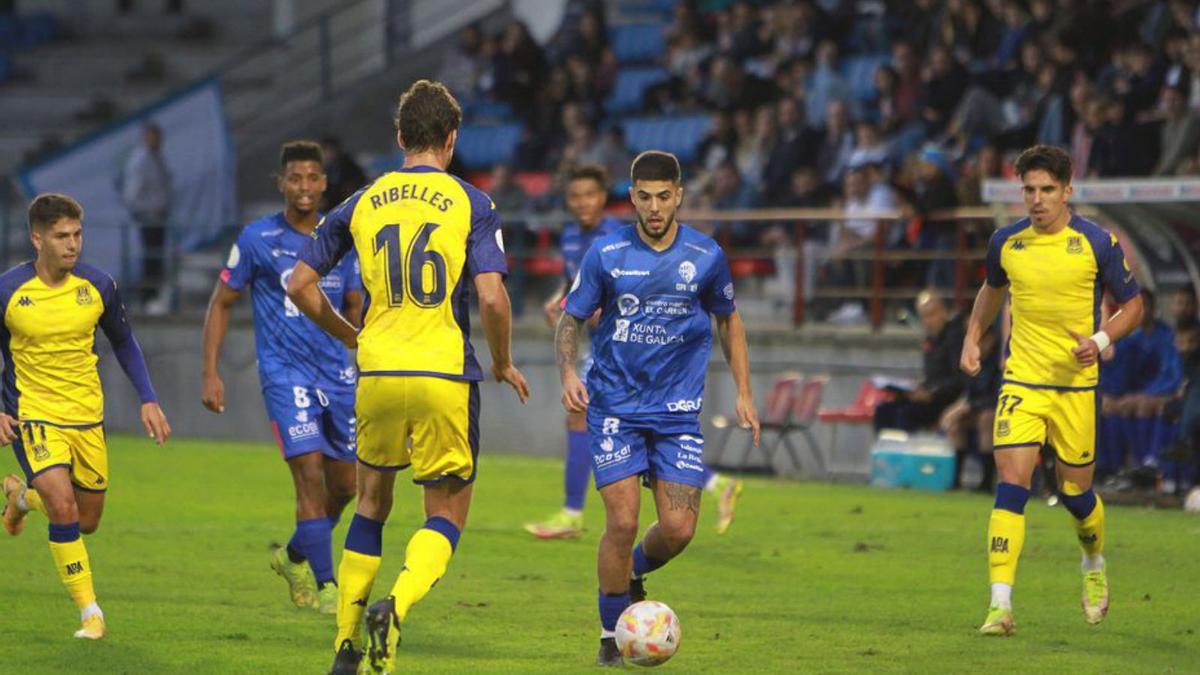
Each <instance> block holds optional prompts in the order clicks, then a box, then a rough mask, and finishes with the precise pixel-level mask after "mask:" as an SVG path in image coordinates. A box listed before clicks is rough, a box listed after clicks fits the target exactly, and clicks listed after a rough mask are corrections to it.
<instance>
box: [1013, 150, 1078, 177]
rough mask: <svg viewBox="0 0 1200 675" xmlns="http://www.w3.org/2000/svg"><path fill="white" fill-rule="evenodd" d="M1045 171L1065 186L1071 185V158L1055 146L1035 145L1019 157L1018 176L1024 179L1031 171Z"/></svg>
mask: <svg viewBox="0 0 1200 675" xmlns="http://www.w3.org/2000/svg"><path fill="white" fill-rule="evenodd" d="M1039 169H1040V170H1042V171H1045V172H1046V173H1048V174H1050V175H1051V176H1052V177H1053V178H1054V180H1056V181H1058V182H1060V183H1062V184H1063V185H1070V183H1071V156H1070V155H1069V154H1067V151H1066V150H1063V149H1062V148H1059V147H1057V146H1053V145H1035V146H1033V147H1031V148H1027V149H1026V150H1025V151H1024V152H1022V153H1021V156H1020V157H1017V175H1018V176H1020V177H1022V178H1024V177H1025V174H1026V173H1028V172H1030V171H1037V170H1039Z"/></svg>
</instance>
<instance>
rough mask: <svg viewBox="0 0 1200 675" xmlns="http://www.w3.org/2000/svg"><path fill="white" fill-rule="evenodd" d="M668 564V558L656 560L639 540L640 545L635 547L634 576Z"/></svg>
mask: <svg viewBox="0 0 1200 675" xmlns="http://www.w3.org/2000/svg"><path fill="white" fill-rule="evenodd" d="M666 564H667V561H666V560H656V559H654V558H651V557H650V556H648V555H646V550H645V549H644V548H642V542H640V541H639V542H638V545H637V546H634V547H633V576H635V577H640V576H645V575H647V574H649V573H651V572H653V571H654V570H656V569H658V568H660V567H662V566H663V565H666Z"/></svg>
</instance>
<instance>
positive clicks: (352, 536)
mask: <svg viewBox="0 0 1200 675" xmlns="http://www.w3.org/2000/svg"><path fill="white" fill-rule="evenodd" d="M382 554H383V523H381V522H379V521H377V520H371V519H370V518H367V517H366V516H363V515H359V514H357V513H356V514H354V519H353V520H351V521H350V529H349V531H347V532H346V549H345V551H343V552H342V562H341V564H340V565H339V566H338V607H337V637H336V638H335V639H334V641H333V649H334V651H337V650H338V648H339V647H341V645H342V641H344V640H350V641H352V642H353V643H354V644H355V645H356V646H361V644H360V636H359V625H360V624H361V623H362V616H363V612H365V611H366V610H367V601H368V598H369V596H370V595H371V587H372V586H374V585H375V575H376V573H378V572H379V564H380V563H381V562H383V558H382Z"/></svg>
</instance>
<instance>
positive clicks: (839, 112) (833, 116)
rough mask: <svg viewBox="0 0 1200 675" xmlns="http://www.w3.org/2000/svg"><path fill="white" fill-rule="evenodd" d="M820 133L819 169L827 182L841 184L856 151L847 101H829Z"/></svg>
mask: <svg viewBox="0 0 1200 675" xmlns="http://www.w3.org/2000/svg"><path fill="white" fill-rule="evenodd" d="M819 133H820V137H821V140H820V142H819V143H818V144H817V153H816V155H817V171H818V172H820V174H821V179H822V180H824V181H825V182H827V183H832V184H834V185H838V184H841V182H842V176H843V175H844V174H845V173H846V168H847V167H848V166H849V164H850V155H851V154H852V153H853V152H854V131H853V130H852V129H851V128H850V111H849V109H848V108H847V107H846V104H845V102H843V101H830V102H829V109H828V110H827V111H826V113H825V126H824V128H823V129H822V130H821V131H820V132H819Z"/></svg>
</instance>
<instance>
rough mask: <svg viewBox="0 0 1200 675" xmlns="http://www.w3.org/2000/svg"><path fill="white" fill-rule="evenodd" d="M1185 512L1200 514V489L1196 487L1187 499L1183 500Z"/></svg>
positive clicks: (1190, 491) (1188, 494)
mask: <svg viewBox="0 0 1200 675" xmlns="http://www.w3.org/2000/svg"><path fill="white" fill-rule="evenodd" d="M1183 510H1184V511H1187V512H1188V513H1200V487H1194V488H1192V489H1191V490H1189V491H1188V493H1187V497H1185V498H1184V500H1183Z"/></svg>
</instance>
